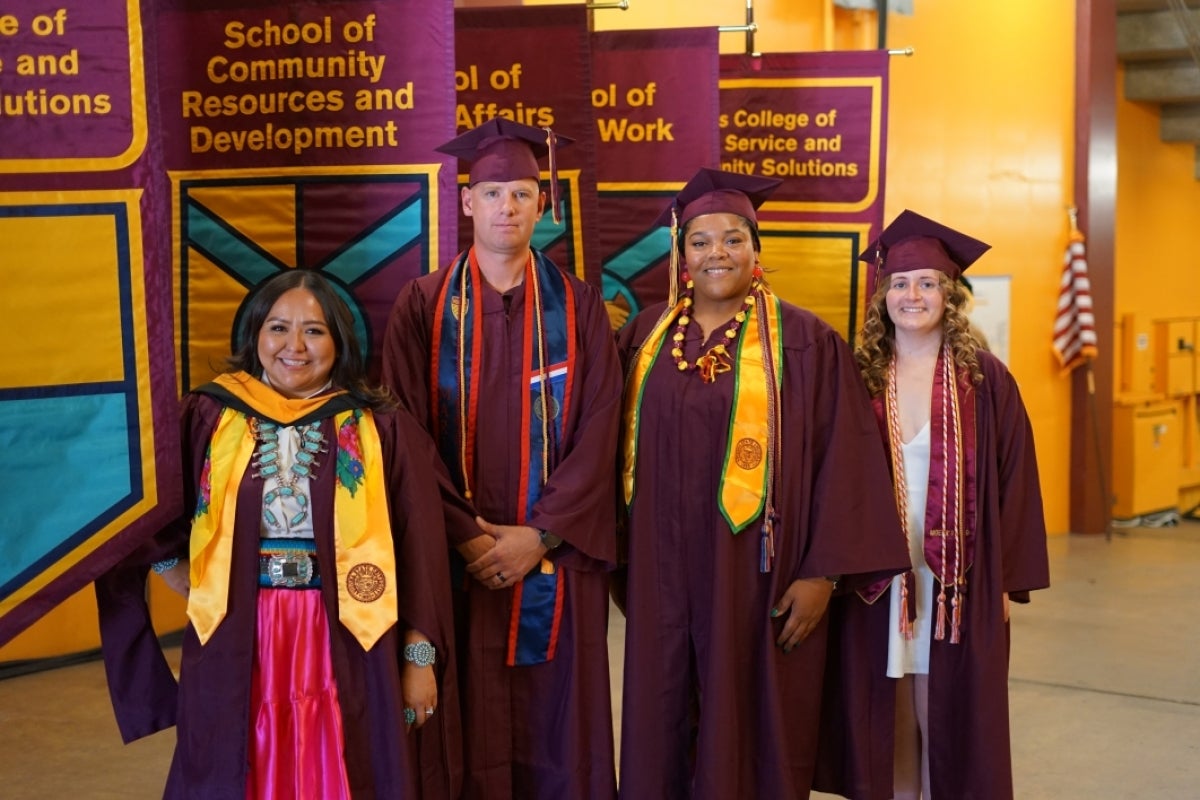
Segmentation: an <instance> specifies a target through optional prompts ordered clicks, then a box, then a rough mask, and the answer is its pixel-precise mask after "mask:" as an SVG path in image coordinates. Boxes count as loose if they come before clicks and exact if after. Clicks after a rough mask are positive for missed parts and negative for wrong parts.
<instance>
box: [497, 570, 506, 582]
mask: <svg viewBox="0 0 1200 800" xmlns="http://www.w3.org/2000/svg"><path fill="white" fill-rule="evenodd" d="M496 577H497V578H499V579H500V582H501V583H504V573H503V572H497V573H496Z"/></svg>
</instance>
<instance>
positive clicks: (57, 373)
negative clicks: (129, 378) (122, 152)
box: [0, 213, 125, 389]
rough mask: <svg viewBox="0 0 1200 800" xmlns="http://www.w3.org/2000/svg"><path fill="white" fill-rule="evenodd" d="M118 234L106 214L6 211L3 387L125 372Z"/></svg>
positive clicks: (0, 250) (0, 268)
mask: <svg viewBox="0 0 1200 800" xmlns="http://www.w3.org/2000/svg"><path fill="white" fill-rule="evenodd" d="M116 237H117V229H116V227H115V226H114V225H113V218H112V217H111V216H106V215H95V214H87V215H80V216H73V215H71V214H69V213H67V214H64V215H62V216H36V215H26V216H12V217H0V242H3V246H0V286H3V287H4V313H2V314H0V339H2V340H3V341H6V342H9V343H10V345H11V346H10V347H9V348H8V356H6V357H5V358H3V359H0V388H6V389H14V388H20V387H29V386H50V385H61V384H73V383H96V382H104V381H120V380H122V379H123V378H124V377H125V376H124V374H123V370H122V365H121V361H122V342H121V331H122V328H121V325H122V323H121V315H120V310H121V303H120V299H119V286H118V278H119V265H118V264H117V252H118V248H117V242H116ZM37 275H41V276H43V278H42V279H35V280H31V276H37ZM50 275H52V276H53V278H52V279H47V278H46V276H50Z"/></svg>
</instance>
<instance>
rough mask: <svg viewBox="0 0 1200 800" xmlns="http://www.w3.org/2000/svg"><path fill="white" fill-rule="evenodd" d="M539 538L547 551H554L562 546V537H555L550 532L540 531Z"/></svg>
mask: <svg viewBox="0 0 1200 800" xmlns="http://www.w3.org/2000/svg"><path fill="white" fill-rule="evenodd" d="M538 538H539V539H541V540H542V544H543V545H544V546H545V548H546V549H547V550H553V549H554V548H556V547H558V546H559V545H560V544H562V537H561V536H555V535H554V534H553V533H551V532H550V531H538Z"/></svg>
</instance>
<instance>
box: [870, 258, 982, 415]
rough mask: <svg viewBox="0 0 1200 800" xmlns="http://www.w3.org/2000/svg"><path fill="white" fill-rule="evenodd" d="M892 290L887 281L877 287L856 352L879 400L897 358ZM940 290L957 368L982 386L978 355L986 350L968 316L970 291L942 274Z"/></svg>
mask: <svg viewBox="0 0 1200 800" xmlns="http://www.w3.org/2000/svg"><path fill="white" fill-rule="evenodd" d="M889 286H890V284H889V282H888V280H887V279H886V278H885V279H883V280H881V281H880V282H879V285H878V286H877V287H876V289H875V294H874V295H872V296H871V300H870V302H869V303H868V304H867V314H866V317H865V319H864V321H863V326H862V330H861V331H860V332H859V335H858V346H857V347H856V348H855V349H854V358H855V360H856V361H857V362H858V368H859V370H861V371H862V376H863V381H864V382H865V383H866V384H867V390H868V391H869V392H870V393H871V396H872V397H878V396H879V395H881V394H883V392H884V389H886V388H887V372H888V365H889V364H890V363H891V361H892V356H893V355H894V354H895V342H896V325H895V323H893V322H892V319H891V317H889V316H888V313H887V292H888V288H889ZM938 288H939V289H940V290H941V292H942V297H943V298H945V301H946V310H945V311H944V312H943V314H942V336H943V338H944V340H945V341H946V342H947V343H949V345H950V353H951V355H952V356H953V358H954V364H955V366H957V367H958V368H960V369H963V370H966V373H967V374H968V375H969V376H970V378H971V383H974V384H976V385H978V384H980V383H982V382H983V369H982V368H981V367H980V366H979V357H978V356H977V355H976V353H977V351H979V350H981V349H985V348H984V347H983V345H982V343H980V341H979V339H978V338H976V336H975V334H974V333H973V332H972V330H971V321H970V319H968V317H967V312H966V307H967V303H968V302H969V296H968V295H967V291H966V289H965V288H963V285H962V284H961V283H959V282H958V281H956V280H955V279H953V278H951V277H950V276H949V275H946V274H945V273H942V272H939V273H938Z"/></svg>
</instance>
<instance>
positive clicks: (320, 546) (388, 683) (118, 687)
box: [96, 269, 455, 798]
mask: <svg viewBox="0 0 1200 800" xmlns="http://www.w3.org/2000/svg"><path fill="white" fill-rule="evenodd" d="M240 316H241V321H240V323H239V324H237V325H236V326H235V330H234V343H235V352H234V354H233V357H232V358H231V359H230V371H229V372H226V373H223V374H222V375H220V376H218V378H217V379H216V380H215V381H214V382H213V383H210V384H206V385H204V386H201V387H198V388H197V389H196V390H194V391H192V392H190V393H189V394H188V395H187V396H186V397H185V398H184V402H183V415H182V417H183V419H182V423H183V436H182V438H183V463H184V471H185V474H186V476H187V480H186V483H185V499H186V509H187V515H186V518H183V519H181V520H179V522H178V523H177V524H175V525H173V526H171V527H169V528H168V529H166V530H164V531H162V532H160V533H159V535H158V536H156V537H155V538H154V539H153V540H152V541H149V542H147V543H146V544H145V545H144V546H143V547H142V548H141V549H140V550H139V551H138V552H136V553H135V554H134V555H133V556H131V557H130V558H128V559H126V561H125V562H123V563H122V564H121V565H119V566H118V567H117V568H116V569H114V570H113V571H112V572H110V573H109V574H107V575H105V576H104V577H102V578H101V579H100V580H99V581H97V585H96V589H97V596H98V600H99V606H100V613H101V632H102V639H103V645H104V656H105V664H106V668H107V672H108V678H109V684H110V689H111V693H112V696H113V702H114V708H115V710H116V712H117V718H118V724H119V726H120V728H121V732H122V735H123V736H124V737H125V739H126V740H127V741H129V740H133V739H136V738H139V737H141V736H145V735H147V734H149V733H153V732H155V731H157V730H160V729H162V728H165V727H168V726H170V725H172V724H174V725H176V727H177V740H176V741H177V743H176V748H175V756H174V759H173V761H172V764H171V771H170V775H169V777H168V782H167V788H166V792H165V794H166V796H167V797H196V798H201V797H202V798H218V797H228V798H234V797H236V798H246V797H262V798H307V797H322V798H374V797H418V796H420V795H419V794H418V791H419V790H418V783H419V781H418V775H417V768H416V766H415V764H414V761H413V759H414V757H415V748H413V747H412V745H411V741H410V737H408V736H407V731H408V730H410V729H412V728H416V727H420V726H423V725H427V724H430V723H433V724H432V725H431V727H433V728H437V727H440V724H439V723H440V717H441V716H442V715H445V713H446V712H447V711H449V713H450V714H451V715H454V714H455V706H454V700H453V698H452V697H451V698H449V700H450V702H449V704H448V705H447V699H448V698H446V697H444V696H443V697H439V693H438V673H440V672H441V671H442V670H443V669H444V667H445V665H446V664H447V663H448V661H449V658H450V656H451V652H450V649H449V645H450V641H451V624H452V623H451V620H450V599H449V586H448V581H447V580H446V577H445V576H446V574H447V566H446V554H445V549H444V546H443V541H444V534H443V531H442V524H443V523H442V514H441V510H440V498H439V493H438V487H437V484H436V483H435V479H434V477H433V476H432V474H431V473H430V471H429V470H428V463H429V460H430V459H431V458H433V457H434V450H433V444H432V442H431V441H430V440H429V439H428V437H427V436H426V435H425V434H424V433H423V431H422V430H421V429H420V427H419V426H418V425H416V423H415V422H414V421H413V420H412V419H411V418H410V417H409V416H408V415H407V414H405V413H404V412H402V411H398V410H395V409H394V408H392V404H391V403H390V402H389V398H388V396H387V394H386V393H384V392H382V391H380V390H377V389H373V388H372V387H370V386H369V385H368V384H367V382H366V380H365V368H364V364H363V358H362V354H361V351H360V349H359V346H358V343H357V341H356V339H355V336H354V329H353V321H352V319H351V316H350V311H349V309H348V308H347V307H346V305H345V303H344V302H342V301H341V300H340V298H338V296H337V294H336V293H335V292H334V290H333V288H332V286H331V285H330V284H329V283H328V281H326V280H325V279H324V278H322V277H321V276H320V275H318V274H316V273H313V272H311V271H306V270H298V269H297V270H290V271H287V272H284V273H281V274H279V275H276V276H274V277H273V278H271V279H269V280H267V281H266V282H265V283H264V284H262V285H261V286H260V287H258V288H257V290H256V291H255V292H254V293H253V294H252V295H250V297H249V298H248V299H247V301H246V303H245V304H244V308H243V310H242V313H241V315H240ZM151 568H153V570H154V571H155V572H157V573H158V574H160V575H161V576H162V577H163V579H164V580H166V581H167V583H168V584H169V585H170V586H171V587H172V588H174V589H176V590H177V591H179V592H180V593H182V594H184V595H185V596H187V598H188V617H189V625H188V627H187V629H186V631H185V633H184V640H183V654H182V662H181V667H180V674H179V680H178V684H176V680H175V678H174V677H173V675H172V674H171V671H170V670H169V668H168V667H167V664H166V661H165V660H164V658H163V654H162V651H161V648H160V647H159V643H158V641H157V639H156V638H155V636H154V632H153V630H152V629H151V627H150V620H149V614H148V610H147V608H146V603H145V598H144V594H145V580H146V576H147V573H148V572H149V571H150V570H151Z"/></svg>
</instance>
